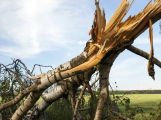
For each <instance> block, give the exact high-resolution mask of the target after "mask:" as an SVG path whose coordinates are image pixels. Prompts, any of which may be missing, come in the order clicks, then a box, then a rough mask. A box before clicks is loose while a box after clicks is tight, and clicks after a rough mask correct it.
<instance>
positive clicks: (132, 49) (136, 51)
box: [126, 45, 161, 68]
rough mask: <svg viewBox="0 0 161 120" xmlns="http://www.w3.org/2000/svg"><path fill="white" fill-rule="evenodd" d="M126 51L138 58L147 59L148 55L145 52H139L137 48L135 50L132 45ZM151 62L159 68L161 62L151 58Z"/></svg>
mask: <svg viewBox="0 0 161 120" xmlns="http://www.w3.org/2000/svg"><path fill="white" fill-rule="evenodd" d="M126 49H128V50H129V51H131V52H133V53H135V54H137V55H139V56H142V57H144V58H145V59H147V60H148V59H149V54H148V53H147V52H144V51H143V50H140V49H139V48H136V47H134V46H133V45H130V46H129V47H127V48H126ZM152 61H153V62H154V64H156V65H157V66H158V67H160V68H161V62H160V61H159V60H158V59H157V58H155V57H153V60H152Z"/></svg>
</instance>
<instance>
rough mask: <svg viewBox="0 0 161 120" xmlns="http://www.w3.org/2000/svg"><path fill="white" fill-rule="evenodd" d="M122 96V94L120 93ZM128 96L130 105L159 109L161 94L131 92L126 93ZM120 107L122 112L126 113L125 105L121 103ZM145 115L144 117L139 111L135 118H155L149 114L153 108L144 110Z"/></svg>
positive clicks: (151, 119)
mask: <svg viewBox="0 0 161 120" xmlns="http://www.w3.org/2000/svg"><path fill="white" fill-rule="evenodd" d="M118 96H121V95H118ZM126 97H128V98H129V99H130V107H132V108H134V107H144V108H154V109H157V108H158V104H159V103H160V102H161V94H131V95H130V94H129V95H126ZM119 109H120V110H121V112H122V114H124V115H125V112H126V110H125V106H121V105H119ZM143 112H144V114H143V115H144V116H145V117H142V115H141V114H140V113H137V114H136V115H135V119H136V120H142V119H143V118H144V119H147V120H153V117H152V116H150V115H149V114H150V113H151V112H154V111H153V110H144V109H143Z"/></svg>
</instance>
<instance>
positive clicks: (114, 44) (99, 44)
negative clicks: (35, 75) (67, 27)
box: [0, 0, 161, 120]
mask: <svg viewBox="0 0 161 120" xmlns="http://www.w3.org/2000/svg"><path fill="white" fill-rule="evenodd" d="M130 1H131V0H130ZM130 1H128V0H122V2H121V4H120V6H119V7H118V9H117V10H116V12H115V13H114V15H113V16H112V18H111V19H110V20H109V22H108V23H107V24H106V20H105V13H104V11H103V14H101V10H100V8H99V3H98V2H97V1H96V21H95V22H96V28H95V29H94V30H95V31H94V32H93V33H95V34H96V35H95V36H96V37H95V39H94V42H87V46H86V48H85V50H84V51H83V52H82V53H81V54H80V55H79V56H78V57H76V58H74V59H72V60H71V61H69V62H67V63H65V64H63V65H60V66H59V67H57V68H55V69H54V70H52V71H51V72H50V73H48V74H46V75H45V76H44V77H41V78H40V83H39V84H38V85H37V87H36V88H37V90H36V91H34V92H32V93H30V95H29V96H28V98H27V99H26V100H25V102H24V104H23V105H22V106H20V108H19V109H18V110H17V111H16V112H15V113H14V115H13V116H12V118H11V119H13V120H19V119H21V118H22V117H23V115H25V114H26V113H27V111H28V110H29V109H30V108H31V107H32V105H33V104H34V103H35V102H36V100H37V99H38V98H39V97H40V95H41V94H42V92H43V91H44V90H45V89H46V88H48V87H49V86H51V85H52V84H53V83H55V82H58V81H60V80H62V79H65V78H67V77H70V76H73V75H75V74H78V73H79V72H76V71H81V72H82V71H85V70H87V69H89V68H91V67H93V66H94V65H97V64H98V63H99V62H100V61H101V60H102V58H103V57H104V56H105V55H106V54H107V53H109V52H110V51H112V50H113V49H115V50H120V49H122V48H119V49H118V47H119V46H121V47H125V46H126V45H127V44H132V42H133V41H134V40H135V38H137V36H139V35H140V34H141V33H142V32H144V31H145V30H146V29H147V28H148V27H149V24H148V23H149V19H151V21H152V23H155V22H156V21H157V20H159V18H161V0H156V1H155V2H154V3H153V4H151V3H150V2H149V3H148V5H147V6H146V7H145V8H144V9H143V10H142V11H141V12H140V13H138V14H137V15H135V16H133V17H131V16H130V17H129V18H128V19H127V20H126V21H124V22H121V21H122V19H123V18H124V16H125V15H126V13H127V12H128V10H129V9H130V7H131V5H132V3H133V1H134V0H132V2H131V3H130ZM2 109H4V107H3V105H1V106H0V111H1V110H2ZM22 111H23V112H22Z"/></svg>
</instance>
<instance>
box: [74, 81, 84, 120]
mask: <svg viewBox="0 0 161 120" xmlns="http://www.w3.org/2000/svg"><path fill="white" fill-rule="evenodd" d="M85 89H86V83H83V88H82V90H81V93H80V95H79V97H78V99H77V103H76V105H75V110H74V115H73V120H76V115H77V109H78V105H79V102H80V100H81V98H82V96H83V93H84V91H85Z"/></svg>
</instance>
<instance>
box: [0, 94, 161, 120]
mask: <svg viewBox="0 0 161 120" xmlns="http://www.w3.org/2000/svg"><path fill="white" fill-rule="evenodd" d="M122 95H123V94H122ZM122 95H121V94H118V95H115V96H122ZM111 97H112V96H111ZM124 97H128V98H129V99H130V107H131V108H135V107H144V108H154V109H157V108H158V104H159V103H160V102H161V94H127V95H125V96H124ZM89 98H90V96H89V95H84V101H85V104H84V108H88V107H89V106H88V104H87V101H88V100H89ZM0 100H1V97H0ZM41 100H42V98H40V99H39V100H38V101H37V103H36V104H38V103H40V102H41ZM59 104H62V102H57V103H56V104H55V105H52V107H49V108H48V109H47V113H48V114H50V115H48V116H51V114H52V115H53V113H54V115H56V117H58V116H59V115H60V114H59V113H60V111H62V108H61V107H63V109H66V108H68V109H69V108H70V107H69V106H70V105H68V103H67V102H66V101H65V100H64V102H63V104H62V105H59ZM54 106H55V108H56V112H53V111H55V108H53V107H54ZM59 107H60V108H61V109H60V108H59ZM82 107H83V106H82ZM118 107H119V109H120V111H121V113H122V114H123V115H125V116H126V110H125V106H122V105H118ZM59 109H60V111H59ZM68 111H69V113H66V111H64V114H68V115H66V116H72V114H73V113H72V109H71V108H70V109H69V110H68ZM94 111H95V110H94ZM94 111H93V114H94ZM57 112H58V113H57ZM151 112H154V111H153V110H144V109H143V113H144V114H143V116H144V117H142V115H141V114H140V113H136V115H135V117H134V118H135V120H143V119H144V120H155V119H154V118H153V116H151V115H149V114H150V113H151ZM81 114H82V115H83V116H88V113H87V112H81ZM86 118H87V117H86Z"/></svg>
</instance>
